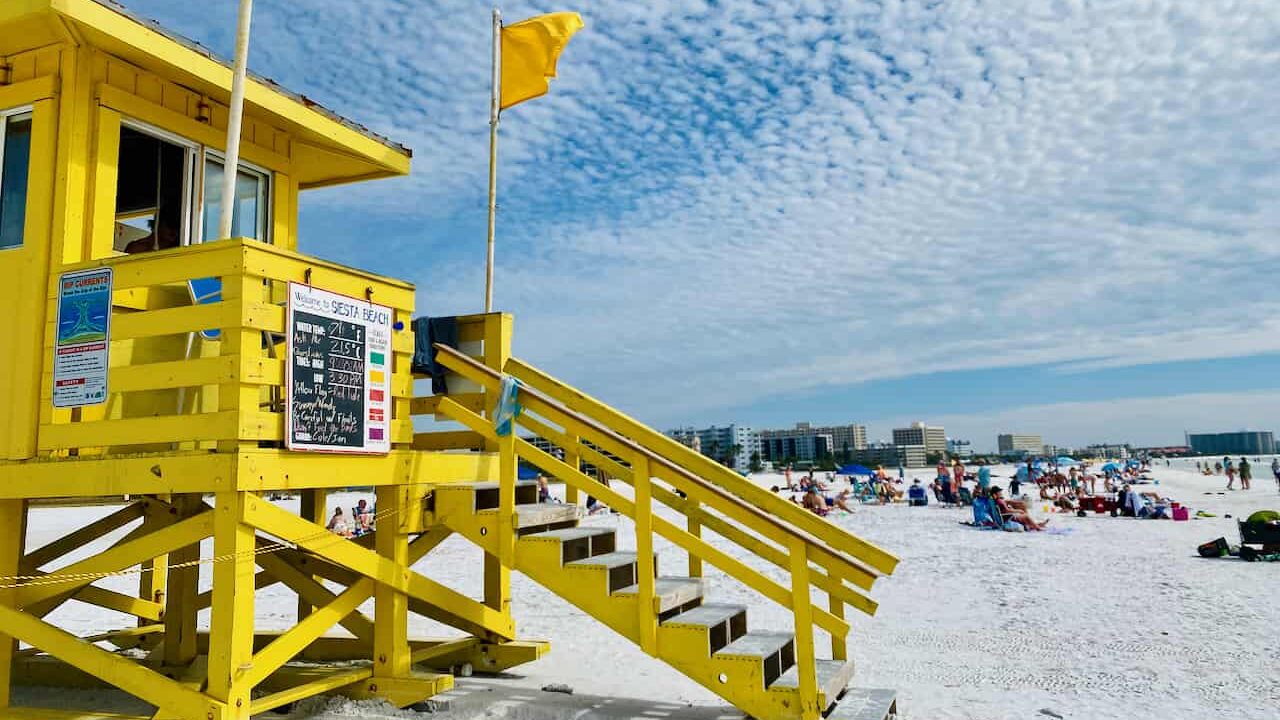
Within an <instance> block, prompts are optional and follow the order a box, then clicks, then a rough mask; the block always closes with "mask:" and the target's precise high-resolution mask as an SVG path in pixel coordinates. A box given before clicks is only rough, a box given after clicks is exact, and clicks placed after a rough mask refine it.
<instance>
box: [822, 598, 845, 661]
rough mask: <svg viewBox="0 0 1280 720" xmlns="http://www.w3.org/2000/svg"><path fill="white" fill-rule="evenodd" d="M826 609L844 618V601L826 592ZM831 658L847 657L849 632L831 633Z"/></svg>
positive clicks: (841, 658)
mask: <svg viewBox="0 0 1280 720" xmlns="http://www.w3.org/2000/svg"><path fill="white" fill-rule="evenodd" d="M827 610H828V611H829V612H830V613H831V614H832V615H833V616H834V617H837V618H839V619H841V620H844V601H842V600H841V599H840V598H838V597H836V596H835V595H831V594H828V596H827ZM831 659H832V660H848V659H849V634H848V633H831Z"/></svg>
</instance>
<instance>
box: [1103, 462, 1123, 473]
mask: <svg viewBox="0 0 1280 720" xmlns="http://www.w3.org/2000/svg"><path fill="white" fill-rule="evenodd" d="M1122 469H1123V468H1121V467H1120V466H1119V465H1117V464H1115V463H1113V462H1109V463H1107V464H1106V465H1103V466H1102V472H1104V473H1105V472H1120V471H1121V470H1122Z"/></svg>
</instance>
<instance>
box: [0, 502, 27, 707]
mask: <svg viewBox="0 0 1280 720" xmlns="http://www.w3.org/2000/svg"><path fill="white" fill-rule="evenodd" d="M26 534H27V501H26V500H3V501H0V575H3V576H13V575H17V574H19V573H18V568H19V567H20V566H21V564H22V554H23V543H24V541H25V539H26ZM3 582H5V584H11V583H12V581H3ZM16 595H17V593H16V591H14V590H0V606H4V607H7V608H13V609H14V610H17V608H16V607H15V606H14V602H15V600H16ZM16 649H17V643H16V641H15V640H14V639H13V637H11V636H9V635H3V634H0V708H7V707H9V692H10V685H11V679H12V675H13V653H14V650H16Z"/></svg>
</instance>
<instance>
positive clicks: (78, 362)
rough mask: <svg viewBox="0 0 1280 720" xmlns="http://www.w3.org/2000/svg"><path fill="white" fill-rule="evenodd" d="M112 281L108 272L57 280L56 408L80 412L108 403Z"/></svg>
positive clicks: (93, 272)
mask: <svg viewBox="0 0 1280 720" xmlns="http://www.w3.org/2000/svg"><path fill="white" fill-rule="evenodd" d="M111 281H112V274H111V268H99V269H97V270H84V271H80V272H73V273H66V274H65V275H63V276H62V277H61V278H59V280H58V334H57V339H56V342H55V344H54V358H53V406H54V407H59V408H74V407H84V406H86V405H101V404H102V403H105V402H106V401H107V369H108V367H109V366H110V349H111Z"/></svg>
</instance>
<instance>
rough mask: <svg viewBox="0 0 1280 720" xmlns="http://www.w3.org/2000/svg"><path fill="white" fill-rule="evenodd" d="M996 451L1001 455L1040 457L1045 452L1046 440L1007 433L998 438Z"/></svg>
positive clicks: (1035, 436)
mask: <svg viewBox="0 0 1280 720" xmlns="http://www.w3.org/2000/svg"><path fill="white" fill-rule="evenodd" d="M996 450H998V451H999V452H1000V454H1001V455H1039V454H1041V453H1043V452H1044V438H1042V437H1040V436H1039V435H1019V434H1016V433H1005V434H1002V435H997V436H996Z"/></svg>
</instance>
